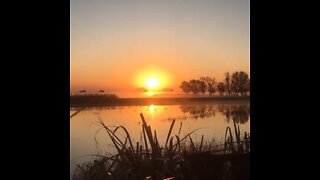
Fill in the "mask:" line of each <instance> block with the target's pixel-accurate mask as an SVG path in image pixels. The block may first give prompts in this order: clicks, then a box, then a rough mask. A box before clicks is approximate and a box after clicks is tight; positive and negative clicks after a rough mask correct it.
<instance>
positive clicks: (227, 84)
mask: <svg viewBox="0 0 320 180" xmlns="http://www.w3.org/2000/svg"><path fill="white" fill-rule="evenodd" d="M224 76H225V79H224V85H225V91H226V93H227V94H228V95H229V96H230V95H231V78H230V74H229V72H227V73H225V74H224Z"/></svg>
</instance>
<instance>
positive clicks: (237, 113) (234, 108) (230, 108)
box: [217, 104, 250, 124]
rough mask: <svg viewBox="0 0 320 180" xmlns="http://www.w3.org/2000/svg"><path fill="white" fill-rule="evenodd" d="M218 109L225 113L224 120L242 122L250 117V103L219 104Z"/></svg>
mask: <svg viewBox="0 0 320 180" xmlns="http://www.w3.org/2000/svg"><path fill="white" fill-rule="evenodd" d="M217 109H218V111H219V112H221V113H222V114H224V115H225V117H226V121H227V122H229V121H230V120H233V121H235V122H236V123H240V124H244V123H246V122H247V121H248V120H249V117H250V104H244V105H219V106H218V108H217Z"/></svg>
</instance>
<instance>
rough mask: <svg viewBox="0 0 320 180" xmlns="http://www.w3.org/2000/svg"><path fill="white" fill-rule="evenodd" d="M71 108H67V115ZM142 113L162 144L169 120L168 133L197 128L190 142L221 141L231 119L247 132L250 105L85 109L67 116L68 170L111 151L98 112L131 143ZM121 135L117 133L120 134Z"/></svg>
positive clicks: (230, 123) (107, 123)
mask: <svg viewBox="0 0 320 180" xmlns="http://www.w3.org/2000/svg"><path fill="white" fill-rule="evenodd" d="M73 112H74V110H70V114H71V113H73ZM140 113H143V115H144V117H145V119H146V120H147V123H148V124H149V125H150V126H151V128H152V130H154V129H156V131H157V135H158V139H159V143H160V145H161V144H164V143H165V140H166V136H167V133H168V130H169V127H170V125H171V122H172V119H176V122H175V126H174V128H173V130H172V134H178V131H179V127H180V123H181V122H182V128H181V136H183V135H184V134H187V133H188V132H191V131H192V130H195V129H197V128H201V129H200V130H198V131H196V132H195V133H194V134H192V138H193V140H194V141H200V139H201V136H202V135H204V139H205V140H212V138H214V139H215V140H216V141H223V140H224V139H223V138H224V133H225V129H226V127H228V126H230V127H231V128H232V130H233V120H234V121H236V122H237V123H239V126H240V130H241V133H244V131H246V132H250V104H249V103H235V104H192V105H169V106H155V105H149V106H118V107H108V108H91V109H85V110H83V111H81V112H80V113H78V114H77V115H76V116H74V117H73V118H71V119H70V123H71V134H70V136H71V164H70V168H71V172H72V171H73V169H74V168H75V166H76V164H78V163H82V162H85V161H88V160H92V159H94V156H91V155H94V154H98V153H101V154H106V153H111V154H112V153H114V152H115V149H114V148H113V147H112V146H111V145H110V144H111V141H110V139H109V137H108V134H107V133H106V132H105V131H104V130H100V129H101V127H100V126H99V125H98V124H97V121H98V118H97V116H96V114H99V115H100V116H101V118H102V119H103V121H104V123H105V124H106V125H107V126H119V125H122V126H124V127H126V128H127V130H128V131H129V133H130V135H131V137H132V138H133V140H134V141H135V142H139V140H140V137H141V136H140V135H141V134H140V133H141V132H142V131H141V129H142V128H141V125H142V124H141V119H140V116H139V114H140ZM120 135H121V133H120Z"/></svg>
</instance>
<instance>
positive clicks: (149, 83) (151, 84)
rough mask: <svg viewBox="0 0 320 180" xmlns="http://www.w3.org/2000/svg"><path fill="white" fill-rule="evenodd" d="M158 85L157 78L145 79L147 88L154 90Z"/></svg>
mask: <svg viewBox="0 0 320 180" xmlns="http://www.w3.org/2000/svg"><path fill="white" fill-rule="evenodd" d="M159 85H160V80H159V78H156V77H149V78H147V80H146V86H147V88H150V89H154V88H157V87H159Z"/></svg>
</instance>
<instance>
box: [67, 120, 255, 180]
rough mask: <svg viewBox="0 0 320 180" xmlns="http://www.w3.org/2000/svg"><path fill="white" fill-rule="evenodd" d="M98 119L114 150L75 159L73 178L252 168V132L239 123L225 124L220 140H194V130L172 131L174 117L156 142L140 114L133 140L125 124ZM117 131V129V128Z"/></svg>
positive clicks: (220, 173)
mask: <svg viewBox="0 0 320 180" xmlns="http://www.w3.org/2000/svg"><path fill="white" fill-rule="evenodd" d="M97 117H98V118H99V122H98V123H99V125H100V126H101V127H102V128H103V129H104V130H105V131H106V133H107V135H108V137H109V138H110V139H111V141H112V143H113V144H112V145H113V147H114V148H115V149H116V150H117V153H116V154H113V155H97V159H96V160H94V161H93V162H88V163H85V164H82V165H78V168H77V169H76V171H75V172H74V177H73V180H89V179H90V180H100V179H113V180H123V179H153V180H158V179H159V180H160V179H161V180H162V179H190V180H191V179H192V180H193V179H215V180H222V179H224V180H247V179H249V172H250V167H249V166H250V163H249V162H250V134H248V133H247V132H244V133H243V134H241V132H240V129H239V125H238V124H237V123H236V122H235V121H233V126H232V128H231V127H227V129H226V131H225V140H224V142H223V143H221V144H220V143H217V142H215V141H206V140H205V139H206V137H204V136H203V135H202V138H201V141H200V142H194V141H193V139H192V134H193V133H194V132H196V131H197V129H196V130H194V131H191V132H190V133H188V134H186V135H184V136H181V134H180V130H181V127H182V125H183V124H182V123H180V127H179V131H178V132H177V133H173V132H172V130H173V127H174V125H175V120H173V121H172V123H171V125H170V127H168V133H167V137H166V141H165V144H163V145H160V144H159V141H158V137H157V131H156V130H152V129H151V126H150V125H148V124H147V123H146V120H145V119H144V116H143V115H142V114H140V117H141V120H142V126H141V139H140V141H139V142H133V141H132V137H131V136H130V133H129V132H128V131H127V129H126V128H125V127H123V126H118V127H112V128H111V127H109V126H108V125H106V124H105V123H104V122H103V120H102V119H101V117H100V116H99V115H97ZM120 133H121V134H120Z"/></svg>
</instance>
